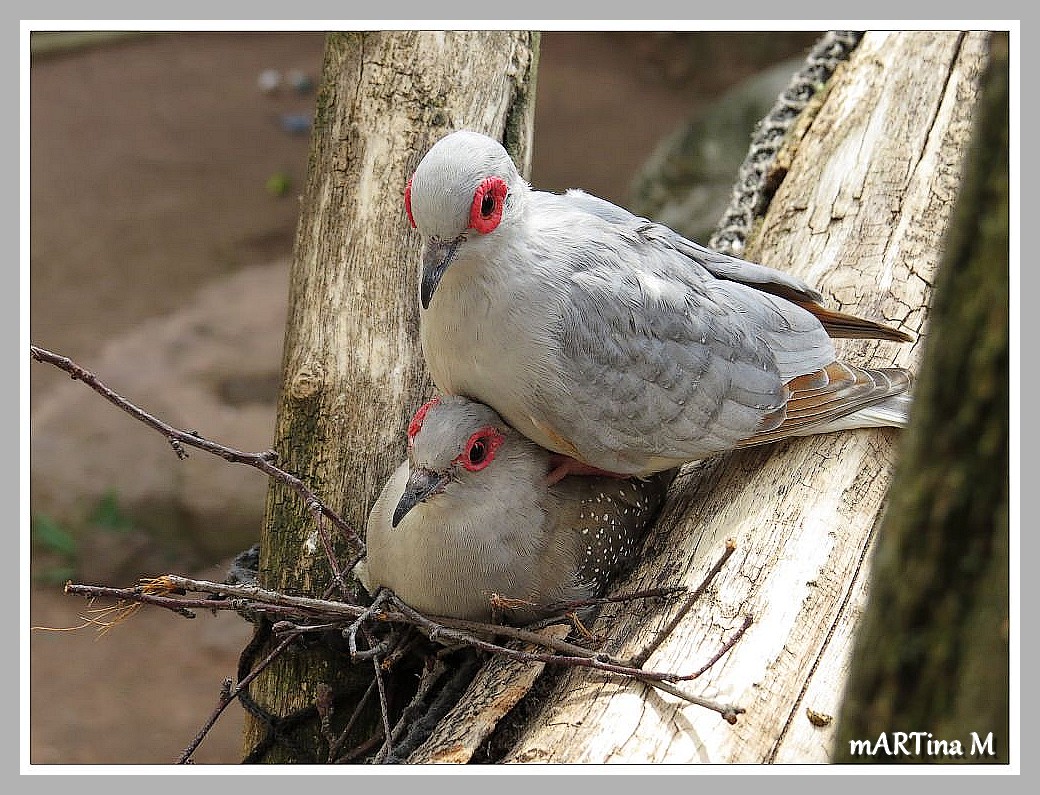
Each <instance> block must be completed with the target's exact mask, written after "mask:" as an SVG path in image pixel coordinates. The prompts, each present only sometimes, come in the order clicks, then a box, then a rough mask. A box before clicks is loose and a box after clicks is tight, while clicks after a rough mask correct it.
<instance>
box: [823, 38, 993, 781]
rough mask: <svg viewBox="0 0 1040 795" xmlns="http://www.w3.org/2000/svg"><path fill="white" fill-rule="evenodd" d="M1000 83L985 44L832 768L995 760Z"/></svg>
mask: <svg viewBox="0 0 1040 795" xmlns="http://www.w3.org/2000/svg"><path fill="white" fill-rule="evenodd" d="M1008 80H1009V74H1008V37H1007V35H1006V34H1002V35H1001V34H994V35H993V37H992V42H991V51H990V63H989V67H988V69H987V71H986V79H985V82H984V85H983V90H982V94H981V96H980V99H979V104H978V109H977V111H976V113H975V119H976V122H975V133H974V136H973V139H972V145H971V150H970V154H969V156H968V159H967V164H966V168H965V176H964V182H963V185H962V186H961V191H960V195H959V196H958V199H957V207H956V209H955V211H954V217H953V221H952V224H951V227H950V234H949V235H947V237H946V241H945V245H944V249H943V261H942V265H941V268H940V270H939V274H938V278H937V279H936V285H935V301H934V302H933V310H932V314H931V320H930V322H931V326H930V333H929V336H928V341H927V344H926V346H925V354H924V366H923V368H922V372H921V380H920V382H919V385H918V388H917V397H916V405H915V407H914V417H913V421H912V423H911V426H910V429H909V431H908V432H907V437H906V441H905V443H904V445H903V452H902V455H901V456H900V460H899V466H898V468H897V469H896V475H895V480H894V482H893V485H892V489H891V494H890V500H891V509H890V510H889V512H888V513H887V514H886V516H885V521H884V523H883V524H882V526H881V530H880V531H879V533H878V548H877V555H876V557H875V564H874V573H873V580H872V584H871V591H870V599H869V602H868V605H867V609H866V612H865V614H864V617H863V622H862V624H861V625H860V628H859V631H858V634H857V638H856V649H857V652H856V653H855V654H854V655H853V660H854V662H853V664H852V669H851V672H850V675H849V683H848V687H847V689H846V697H845V700H844V702H843V704H842V709H841V719H840V721H839V725H838V737H837V745H836V747H835V759H836V761H840V762H880V763H892V762H912V763H921V762H967V763H980V762H983V763H997V762H1002V763H1007V762H1009V761H1010V760H1011V753H1012V748H1013V747H1014V742H1013V738H1012V737H1011V736H1010V735H1009V729H1010V724H1009V710H1010V703H1009V698H1010V696H1009V694H1010V677H1011V672H1010V669H1009V661H1010V643H1011V632H1012V631H1013V630H1012V626H1011V616H1010V604H1009V591H1010V583H1009V577H1010V571H1009V554H1010V534H1009V530H1010V527H1009V524H1010V514H1009V489H1010V481H1009V458H1008V451H1009V438H1010V429H1009V413H1010V409H1009V402H1010V393H1011V390H1010V380H1009V375H1010V373H1009V369H1008V366H1009V361H1010V356H1009V301H1010V281H1009V278H1010V271H1009V254H1010V251H1009V229H1008V223H1009V160H1008V156H1009V143H1008V136H1009V132H1008V131H1009V120H1008V110H1009V87H1008ZM915 731H916V732H922V735H917V736H912V735H911V736H905V737H903V739H904V741H905V742H903V743H902V745H901V746H900V745H897V743H898V741H899V739H900V738H899V736H898V735H897V733H898V732H902V733H904V735H909V734H910V733H911V732H915Z"/></svg>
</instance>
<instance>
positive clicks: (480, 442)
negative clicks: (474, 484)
mask: <svg viewBox="0 0 1040 795" xmlns="http://www.w3.org/2000/svg"><path fill="white" fill-rule="evenodd" d="M503 439H504V437H503V436H502V434H501V433H500V432H499V431H497V430H495V429H494V428H482V429H481V430H479V431H477V432H476V433H475V434H473V435H472V436H471V437H469V441H467V442H466V446H465V447H464V448H463V449H462V453H461V454H460V455H459V456H458V458H456V459H455V461H456V462H458V463H460V464H462V466H464V467H465V468H466V469H468V470H469V471H470V472H479V471H480V470H481V469H483V468H484V467H486V466H487V465H488V464H490V463H491V462H492V461H493V460H494V458H495V451H496V450H497V449H498V447H499V445H500V444H502V441H503Z"/></svg>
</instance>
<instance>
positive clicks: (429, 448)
mask: <svg viewBox="0 0 1040 795" xmlns="http://www.w3.org/2000/svg"><path fill="white" fill-rule="evenodd" d="M407 465H408V478H407V481H406V482H405V484H404V490H403V492H402V494H401V496H400V498H399V500H398V501H397V504H396V506H395V507H394V508H393V516H392V518H391V522H390V524H391V527H394V528H396V527H397V526H398V525H399V524H400V523H401V521H402V520H403V519H404V518H405V516H406V515H407V514H409V513H410V512H411V511H412V510H413V509H415V508H416V507H417V506H419V505H420V504H422V505H423V512H425V513H426V514H428V516H427V519H429V518H431V517H432V515H434V514H443V515H444V516H445V517H447V516H450V515H451V514H465V513H470V514H471V515H475V514H481V513H484V512H485V511H490V512H497V513H498V515H499V516H501V515H505V514H508V512H509V511H510V510H515V507H514V506H511V505H510V504H509V503H512V502H513V501H514V500H517V501H521V502H523V503H524V504H528V503H531V502H538V501H537V500H533V499H532V494H531V492H530V490H533V489H542V488H544V481H545V476H546V475H547V473H548V471H549V453H548V452H546V451H545V450H543V449H542V448H540V447H538V446H537V445H535V444H533V443H532V442H530V441H528V440H527V439H525V438H524V437H522V436H520V434H518V433H517V432H516V431H514V430H513V429H512V428H510V427H509V426H508V425H507V424H506V423H505V421H504V420H503V419H502V418H501V417H500V416H499V415H498V414H497V413H495V411H494V410H492V409H491V408H489V407H488V406H485V405H484V404H482V403H475V402H473V401H471V400H469V399H467V398H464V397H456V396H444V397H436V398H433V399H432V400H430V401H428V402H427V403H425V404H424V405H423V406H421V407H420V408H419V410H418V411H416V412H415V415H414V416H413V417H412V420H411V422H410V423H409V424H408V461H407ZM388 507H389V506H388Z"/></svg>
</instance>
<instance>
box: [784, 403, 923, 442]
mask: <svg viewBox="0 0 1040 795" xmlns="http://www.w3.org/2000/svg"><path fill="white" fill-rule="evenodd" d="M912 402H913V400H912V398H911V396H910V394H909V393H908V392H904V393H902V394H900V395H893V396H892V397H889V398H886V399H885V400H883V401H881V402H880V403H875V404H874V405H873V406H867V407H866V408H865V409H860V410H859V411H854V412H853V413H852V414H846V415H845V416H844V417H839V418H838V419H836V420H833V421H832V422H828V423H824V424H823V425H818V426H816V427H815V428H812V429H811V430H808V431H806V432H805V434H801V435H808V434H816V433H833V432H834V431H848V430H852V429H853V428H903V427H905V426H906V424H907V421H908V420H909V418H910V404H911V403H912ZM792 435H794V436H798V435H799V434H792Z"/></svg>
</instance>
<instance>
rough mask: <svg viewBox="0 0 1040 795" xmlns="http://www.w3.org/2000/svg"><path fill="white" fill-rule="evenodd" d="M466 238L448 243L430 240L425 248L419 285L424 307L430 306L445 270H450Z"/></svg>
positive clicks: (459, 238)
mask: <svg viewBox="0 0 1040 795" xmlns="http://www.w3.org/2000/svg"><path fill="white" fill-rule="evenodd" d="M464 240H465V238H462V237H457V238H455V239H454V240H452V241H449V242H448V243H442V242H440V241H439V240H430V241H428V242H427V243H426V246H425V247H424V248H423V259H422V283H421V284H420V285H419V302H420V303H421V304H422V308H423V309H428V308H429V306H430V301H431V300H433V291H434V290H436V289H437V285H438V283H439V282H440V280H441V277H442V276H443V275H444V271H446V270H448V266H449V265H451V263H452V260H454V259H455V256H456V254H458V251H459V246H461V245H462V243H463V241H464Z"/></svg>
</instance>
